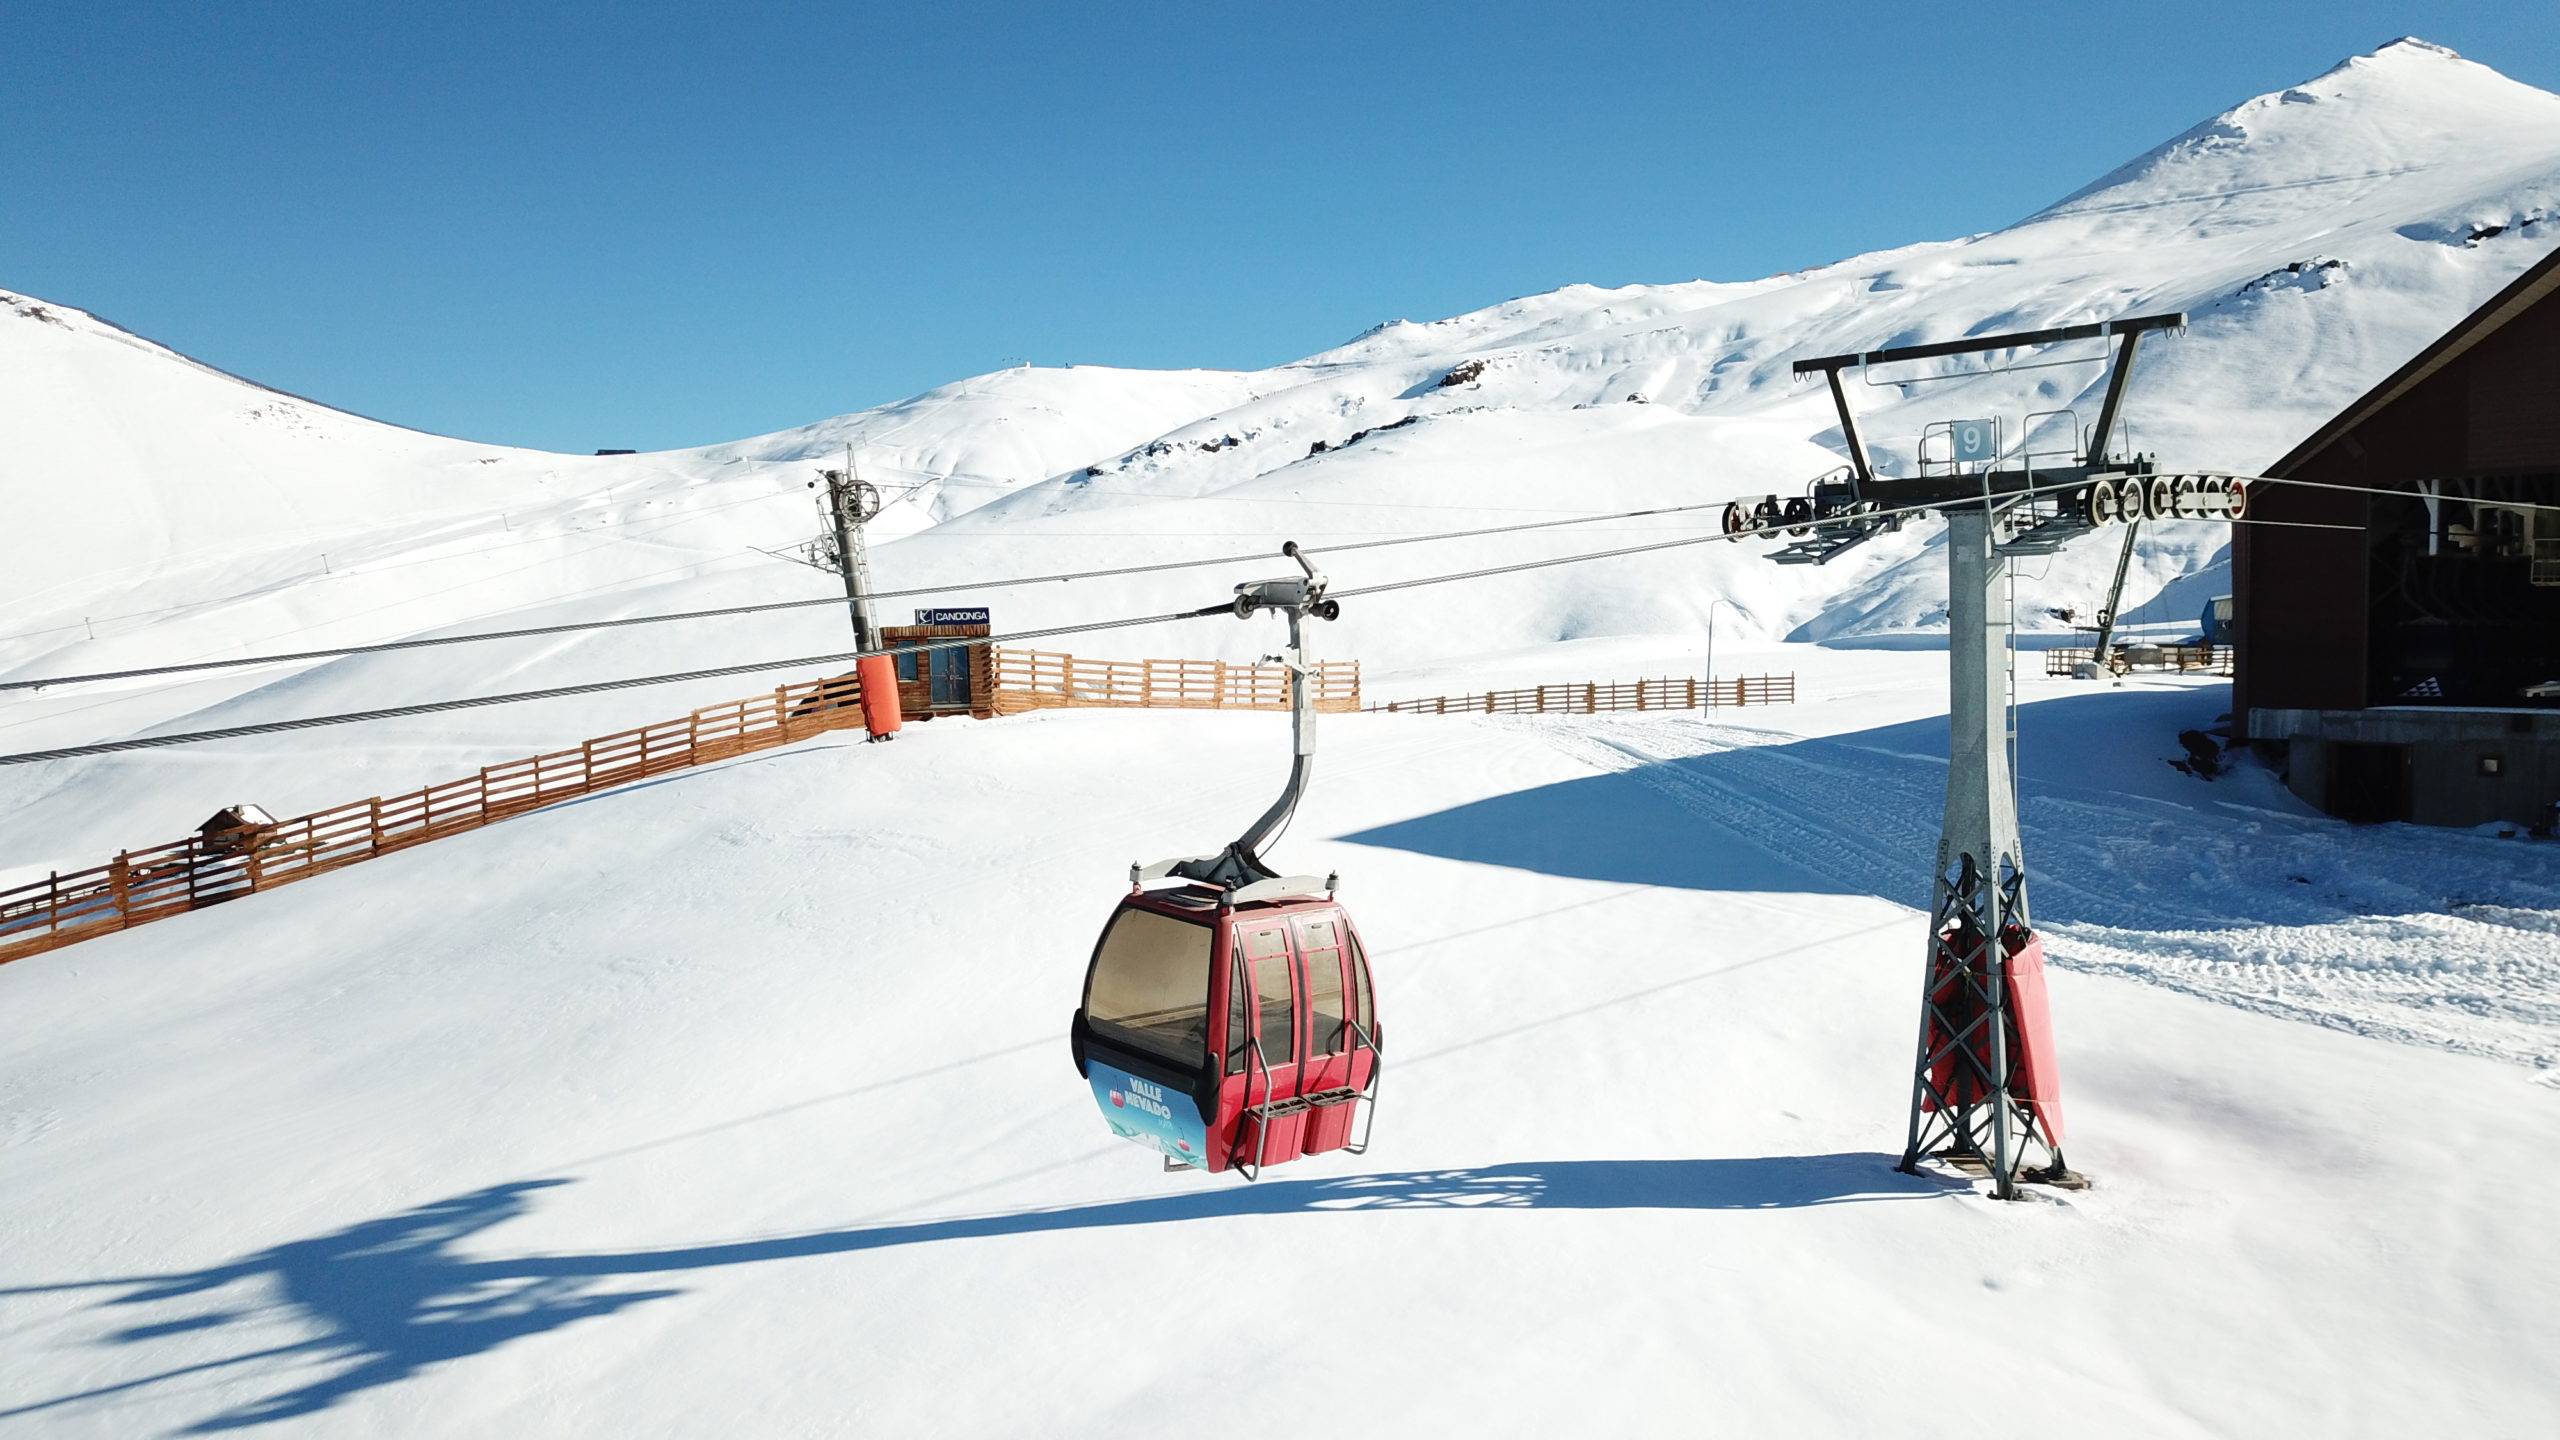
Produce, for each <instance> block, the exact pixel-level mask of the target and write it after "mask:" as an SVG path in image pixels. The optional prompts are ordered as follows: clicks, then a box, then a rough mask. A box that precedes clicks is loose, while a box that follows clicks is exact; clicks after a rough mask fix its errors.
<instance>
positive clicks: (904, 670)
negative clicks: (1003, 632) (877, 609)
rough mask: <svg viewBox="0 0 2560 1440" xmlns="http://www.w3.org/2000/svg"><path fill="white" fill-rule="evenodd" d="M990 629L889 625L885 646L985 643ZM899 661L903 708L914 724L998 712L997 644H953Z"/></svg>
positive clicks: (915, 651) (884, 631)
mask: <svg viewBox="0 0 2560 1440" xmlns="http://www.w3.org/2000/svg"><path fill="white" fill-rule="evenodd" d="M989 633H991V627H989V626H986V625H884V626H882V627H880V643H881V644H883V645H887V646H890V647H891V648H893V649H898V648H902V647H912V646H916V645H918V644H919V643H920V642H922V641H927V640H966V639H972V638H974V639H978V640H982V641H983V640H984V639H985V638H986V637H987V636H988V634H989ZM895 658H896V660H897V662H898V710H899V713H900V714H902V715H904V716H905V717H906V718H907V719H909V720H930V719H932V718H933V717H934V716H936V715H975V716H977V717H978V718H979V719H982V720H983V719H986V718H988V717H990V716H993V715H994V714H995V713H996V658H995V647H994V646H992V645H985V644H979V645H953V646H949V647H946V648H944V649H940V650H924V649H906V650H905V653H902V654H900V655H898V656H896V657H895Z"/></svg>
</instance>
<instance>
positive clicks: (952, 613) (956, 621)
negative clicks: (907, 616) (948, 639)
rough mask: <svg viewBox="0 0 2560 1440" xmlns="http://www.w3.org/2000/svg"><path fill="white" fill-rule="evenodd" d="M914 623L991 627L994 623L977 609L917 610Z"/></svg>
mask: <svg viewBox="0 0 2560 1440" xmlns="http://www.w3.org/2000/svg"><path fill="white" fill-rule="evenodd" d="M916 623H917V624H919V625H991V624H993V623H995V622H993V621H991V620H989V619H988V618H987V612H986V611H985V610H983V609H979V610H919V611H917V612H916Z"/></svg>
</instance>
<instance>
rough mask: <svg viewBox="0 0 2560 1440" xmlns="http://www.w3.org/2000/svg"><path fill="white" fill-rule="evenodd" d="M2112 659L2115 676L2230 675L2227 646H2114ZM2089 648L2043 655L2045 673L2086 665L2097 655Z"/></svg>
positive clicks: (2110, 666)
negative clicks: (2144, 672) (2139, 672)
mask: <svg viewBox="0 0 2560 1440" xmlns="http://www.w3.org/2000/svg"><path fill="white" fill-rule="evenodd" d="M2113 649H2114V650H2115V654H2114V656H2113V657H2112V658H2111V659H2110V660H2109V661H2108V662H2107V668H2108V669H2110V670H2113V671H2114V672H2115V673H2117V674H2118V675H2122V674H2124V673H2125V672H2126V671H2128V670H2177V671H2182V672H2186V671H2203V672H2205V673H2207V674H2212V675H2228V674H2230V673H2231V660H2232V653H2231V647H2230V646H2228V645H2142V644H2125V645H2118V646H2115V647H2113ZM2097 653H2098V652H2097V650H2096V649H2095V648H2093V647H2091V646H2087V645H2082V646H2078V647H2076V648H2075V647H2071V646H2064V647H2062V648H2059V649H2054V650H2047V651H2046V652H2044V673H2046V674H2047V675H2069V674H2071V673H2073V672H2074V671H2077V670H2078V669H2079V668H2080V667H2081V666H2083V665H2086V664H2088V663H2089V659H2090V657H2091V656H2093V655H2095V654H2097Z"/></svg>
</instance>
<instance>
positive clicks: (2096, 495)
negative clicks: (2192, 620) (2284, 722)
mask: <svg viewBox="0 0 2560 1440" xmlns="http://www.w3.org/2000/svg"><path fill="white" fill-rule="evenodd" d="M2185 324H2186V317H2185V316H2184V315H2145V316H2139V317H2135V318H2130V319H2123V320H2112V321H2107V322H2104V323H2098V324H2087V325H2066V326H2061V327H2057V328H2054V329H2048V330H2033V331H2025V332H2021V333H2016V334H2008V335H1986V336H1980V337H1977V338H1973V339H1966V340H1954V341H1947V342H1944V343H1941V344H1930V345H1908V346H1902V347H1899V348H1895V349H1888V350H1875V351H1868V352H1866V353H1863V354H1855V355H1827V356H1823V357H1822V358H1820V359H1814V360H1799V361H1797V362H1796V363H1795V373H1796V374H1797V375H1800V376H1802V375H1813V374H1820V375H1821V376H1823V377H1824V379H1825V380H1826V381H1828V382H1829V384H1830V387H1831V398H1832V401H1833V403H1834V404H1835V405H1837V406H1838V407H1839V411H1840V433H1841V437H1842V439H1843V440H1844V441H1845V442H1846V444H1847V447H1848V451H1849V461H1850V463H1849V464H1848V465H1847V466H1846V467H1844V468H1843V469H1841V470H1837V471H1834V472H1832V473H1831V474H1829V475H1826V476H1824V477H1822V478H1821V479H1819V480H1816V481H1815V482H1814V483H1813V484H1812V486H1811V487H1809V489H1808V491H1807V493H1806V494H1804V495H1801V496H1792V497H1788V498H1787V499H1785V500H1784V501H1781V500H1780V499H1779V498H1778V497H1776V496H1769V497H1766V498H1763V499H1760V500H1758V501H1756V502H1754V501H1736V502H1735V503H1734V504H1733V505H1732V506H1730V507H1728V508H1727V510H1726V512H1725V521H1724V523H1725V530H1726V532H1727V533H1729V534H1734V535H1736V537H1737V538H1739V536H1740V534H1741V533H1743V532H1749V531H1758V532H1760V533H1762V534H1764V535H1770V536H1774V535H1775V534H1776V533H1777V529H1780V528H1782V529H1783V530H1784V531H1785V534H1786V536H1787V537H1788V539H1789V541H1790V543H1788V544H1787V545H1786V546H1785V547H1784V548H1782V549H1780V550H1779V551H1777V552H1776V553H1775V554H1774V555H1773V556H1772V557H1771V558H1773V559H1775V560H1777V561H1778V562H1779V563H1781V564H1795V565H1819V564H1824V563H1827V562H1828V561H1830V560H1832V559H1835V558H1837V557H1838V556H1839V555H1841V554H1842V553H1844V552H1845V551H1847V550H1849V549H1851V548H1852V547H1854V546H1857V545H1860V544H1863V543H1864V542H1866V541H1868V540H1870V539H1873V538H1874V537H1875V536H1877V535H1879V534H1882V533H1885V532H1888V531H1892V530H1898V529H1900V528H1901V525H1902V520H1903V518H1904V517H1905V516H1906V515H1908V514H1910V513H1913V512H1915V511H1917V510H1934V511H1936V512H1937V513H1938V514H1940V515H1942V516H1943V517H1945V519H1946V522H1947V648H1948V657H1949V658H1948V671H1949V678H1950V684H1951V693H1950V695H1949V707H1948V723H1949V726H1950V728H1951V736H1950V741H1949V745H1948V766H1947V805H1946V818H1945V822H1944V825H1943V828H1942V829H1941V831H1940V833H1939V839H1938V859H1937V866H1936V870H1935V885H1934V889H1935V894H1934V897H1933V904H1932V906H1931V913H1930V925H1929V934H1930V940H1929V963H1928V972H1927V980H1926V982H1925V983H1924V985H1923V986H1922V989H1921V996H1920V1044H1919V1053H1918V1055H1917V1057H1916V1059H1915V1060H1914V1062H1913V1066H1912V1083H1911V1114H1910V1128H1909V1132H1908V1139H1907V1141H1906V1142H1905V1144H1904V1147H1903V1152H1902V1163H1901V1168H1902V1169H1903V1170H1906V1171H1910V1170H1915V1169H1916V1168H1917V1167H1918V1166H1919V1164H1920V1162H1921V1161H1922V1160H1924V1159H1936V1160H1940V1161H1943V1162H1946V1163H1948V1164H1950V1165H1952V1166H1954V1167H1955V1168H1957V1169H1959V1170H1962V1171H1965V1172H1967V1173H1971V1174H1975V1175H1982V1176H1988V1177H1989V1178H1990V1180H1991V1183H1992V1190H1993V1192H1994V1193H1995V1194H1997V1195H1998V1196H1999V1197H2000V1198H2002V1199H2004V1200H2005V1199H2013V1198H2015V1197H2016V1195H2017V1187H2018V1185H2019V1183H2020V1182H2021V1181H2025V1182H2030V1183H2039V1184H2051V1185H2059V1186H2064V1187H2071V1188H2077V1187H2079V1186H2082V1185H2085V1184H2086V1183H2087V1182H2086V1181H2085V1180H2083V1179H2081V1177H2079V1176H2078V1175H2076V1174H2074V1173H2073V1172H2072V1171H2071V1169H2070V1168H2069V1167H2068V1166H2067V1165H2065V1164H2064V1163H2063V1159H2062V1129H2063V1127H2062V1110H2061V1104H2060V1101H2061V1094H2060V1086H2059V1083H2058V1079H2057V1071H2056V1068H2055V1061H2054V1049H2053V1040H2052V1032H2051V1026H2050V1024H2049V1022H2048V1020H2047V1014H2046V1006H2045V994H2044V952H2043V946H2042V944H2041V943H2040V942H2039V941H2038V940H2037V938H2036V933H2035V928H2034V924H2033V922H2032V919H2031V918H2030V914H2029V911H2028V906H2027V871H2026V862H2025V859H2024V856H2023V853H2022V851H2021V849H2020V846H2019V843H2018V803H2017V789H2016V783H2017V782H2016V777H2015V765H2014V760H2015V756H2014V746H2015V743H2016V738H2017V732H2016V728H2015V723H2014V718H2013V717H2014V702H2013V697H2012V694H2011V687H2012V683H2013V680H2014V675H2015V666H2014V662H2013V661H2012V659H2011V655H2012V636H2011V634H2010V619H2011V617H2010V607H2009V600H2008V591H2007V580H2008V573H2007V567H2008V562H2009V560H2010V557H2012V556H2018V555H2047V554H2051V553H2053V552H2054V551H2056V550H2059V549H2060V548H2062V546H2063V544H2064V543H2065V542H2066V541H2068V540H2070V539H2072V538H2073V537H2075V536H2078V535H2082V534H2086V533H2088V532H2089V531H2091V530H2093V529H2096V528H2098V527H2100V526H2103V525H2109V524H2114V523H2117V522H2119V521H2123V520H2126V519H2141V518H2146V517H2157V516H2162V515H2168V514H2180V515H2186V514H2190V513H2191V514H2192V516H2193V518H2198V519H2208V518H2228V517H2229V516H2230V515H2231V514H2232V513H2233V512H2234V511H2236V509H2237V507H2238V505H2239V503H2240V501H2239V496H2238V492H2237V489H2236V487H2235V486H2234V485H2233V483H2232V482H2229V481H2227V480H2220V479H2217V478H2216V477H2169V476H2162V475H2160V474H2158V473H2157V467H2156V466H2155V465H2154V463H2153V460H2152V457H2150V456H2147V455H2129V454H2119V453H2118V452H2117V450H2116V446H2115V437H2116V431H2117V428H2118V422H2119V420H2120V418H2121V417H2122V414H2123V409H2124V397H2125V383H2126V381H2127V379H2128V378H2129V377H2130V376H2131V374H2132V371H2133V360H2134V352H2135V350H2136V349H2137V348H2138V347H2139V346H2140V344H2141V341H2142V337H2143V336H2145V335H2147V334H2149V333H2151V332H2153V331H2155V330H2170V329H2178V328H2183V327H2184V325H2185ZM2092 339H2094V340H2099V341H2101V342H2107V341H2114V342H2116V343H2115V344H2114V346H2113V356H2112V361H2113V363H2112V366H2111V370H2110V373H2109V375H2108V379H2107V388H2106V398H2105V399H2104V401H2103V402H2102V403H2101V406H2100V409H2099V412H2098V419H2097V424H2096V425H2095V426H2094V427H2092V428H2091V429H2090V430H2088V431H2087V432H2085V434H2084V432H2083V431H2082V430H2081V428H2080V422H2079V418H2078V416H2077V415H2075V414H2073V413H2072V412H2070V411H2068V410H2056V411H2046V412H2043V413H2041V414H2037V415H2030V416H2028V417H2026V431H2027V432H2028V433H2025V434H2022V435H2020V436H2019V437H2018V439H2017V441H2016V442H2015V443H2014V444H2012V443H2006V442H2004V440H2003V437H2002V435H2001V433H2000V431H2001V427H2000V425H1999V423H1998V422H1997V421H1995V420H1956V421H1942V422H1939V423H1937V424H1933V425H1931V426H1930V427H1928V429H1927V430H1926V431H1924V432H1923V434H1922V436H1921V443H1920V450H1919V456H1918V469H1919V472H1920V473H1919V474H1918V475H1916V476H1911V477H1906V478H1886V477H1883V476H1880V475H1878V474H1877V473H1876V471H1875V467H1874V463H1873V460H1872V459H1871V457H1870V456H1869V454H1868V452H1867V448H1866V445H1865V443H1864V441H1862V440H1861V439H1860V438H1859V433H1858V420H1857V416H1856V414H1855V413H1854V412H1853V411H1852V410H1851V408H1850V405H1849V395H1848V391H1847V390H1846V389H1845V388H1844V387H1843V385H1842V382H1841V374H1842V372H1843V371H1847V370H1857V371H1859V372H1860V373H1861V374H1863V373H1864V371H1865V370H1866V369H1867V368H1868V367H1871V366H1876V365H1887V364H1892V363H1895V362H1900V361H1912V360H1927V359H1933V358H1937V357H1941V356H1954V355H1974V354H1981V353H1984V352H1989V351H2001V350H2016V349H2023V348H2027V347H2031V346H2042V345H2051V344H2056V343H2059V342H2062V341H2068V340H2092ZM2040 421H2042V422H2046V424H2045V426H2044V428H2045V429H2048V430H2049V429H2051V428H2052V427H2053V425H2055V424H2057V423H2065V422H2067V425H2068V429H2069V431H2070V436H2071V443H2070V444H2069V445H2067V446H2064V447H2063V448H2061V449H2059V450H2055V451H2050V452H2037V451H2031V450H2030V449H2029V448H2028V445H2029V442H2030V440H2031V439H2032V436H2033V433H2034V432H2035V431H2036V430H2037V429H2038V422H2040ZM2217 486H2218V487H2219V488H2216V487H2217ZM2217 496H2218V497H2219V498H2218V499H2217V498H2216V497H2217ZM2128 507H2129V508H2128ZM1773 527H1775V528H1773ZM2030 1145H2034V1146H2036V1147H2038V1148H2040V1149H2041V1150H2042V1151H2043V1159H2044V1163H2042V1164H2040V1165H2028V1164H2026V1163H2025V1161H2026V1158H2027V1148H2028V1146H2030Z"/></svg>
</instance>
